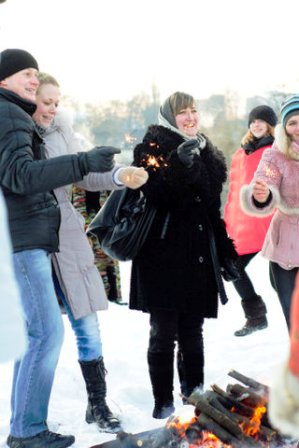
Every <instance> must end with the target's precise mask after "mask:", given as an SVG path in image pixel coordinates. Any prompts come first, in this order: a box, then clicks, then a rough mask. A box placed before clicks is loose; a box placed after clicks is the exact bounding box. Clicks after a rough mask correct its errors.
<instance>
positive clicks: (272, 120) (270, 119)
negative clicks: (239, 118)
mask: <svg viewBox="0 0 299 448" xmlns="http://www.w3.org/2000/svg"><path fill="white" fill-rule="evenodd" d="M254 120H264V121H265V122H266V123H268V124H269V125H270V126H273V127H275V126H276V124H277V116H276V113H275V112H274V110H273V109H272V107H270V106H257V107H255V108H254V109H252V111H251V112H250V114H249V117H248V127H249V126H250V124H251V123H252V122H253V121H254Z"/></svg>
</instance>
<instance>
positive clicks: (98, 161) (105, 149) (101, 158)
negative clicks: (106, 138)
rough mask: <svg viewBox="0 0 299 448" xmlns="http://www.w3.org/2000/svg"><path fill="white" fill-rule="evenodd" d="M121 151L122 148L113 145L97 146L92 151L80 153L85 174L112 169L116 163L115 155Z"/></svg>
mask: <svg viewBox="0 0 299 448" xmlns="http://www.w3.org/2000/svg"><path fill="white" fill-rule="evenodd" d="M120 152H121V151H120V149H118V148H114V147H113V146H96V147H95V148H93V149H91V150H90V151H87V152H85V153H80V154H79V157H80V161H81V163H82V164H83V170H84V174H88V173H90V172H92V173H105V172H106V171H111V170H112V169H113V167H114V164H115V162H114V155H115V154H120Z"/></svg>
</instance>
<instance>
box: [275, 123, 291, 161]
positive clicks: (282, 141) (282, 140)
mask: <svg viewBox="0 0 299 448" xmlns="http://www.w3.org/2000/svg"><path fill="white" fill-rule="evenodd" d="M275 142H276V144H277V147H278V149H279V151H280V152H282V153H283V154H284V155H285V156H286V158H287V159H294V158H295V157H294V152H293V150H292V149H291V144H292V140H291V139H290V137H289V136H288V134H287V133H286V130H285V128H284V126H283V125H282V124H281V123H280V124H278V125H277V126H276V129H275Z"/></svg>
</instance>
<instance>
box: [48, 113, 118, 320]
mask: <svg viewBox="0 0 299 448" xmlns="http://www.w3.org/2000/svg"><path fill="white" fill-rule="evenodd" d="M44 140H45V145H46V157H47V158H52V157H58V156H62V155H66V154H74V153H76V152H78V151H82V149H87V148H83V147H82V141H81V140H80V137H79V136H78V135H77V134H75V133H74V131H73V128H72V126H71V122H70V120H69V118H68V117H67V115H66V114H65V113H62V112H60V113H59V114H58V115H57V116H56V117H55V120H54V123H53V125H52V126H50V127H49V128H48V129H47V130H45V132H44ZM118 167H119V166H116V167H115V168H114V169H113V170H112V171H111V172H107V173H89V174H88V175H87V176H84V178H83V180H82V181H80V182H76V183H75V184H76V185H78V186H80V187H81V188H84V189H86V190H89V191H99V190H114V189H118V188H122V187H118V186H117V185H116V184H115V182H114V181H113V173H114V172H115V171H116V170H117V169H118ZM71 190H72V188H71V185H68V186H64V187H60V188H56V189H55V190H54V194H55V196H56V198H57V201H58V204H59V206H60V212H61V224H60V228H59V252H57V253H55V254H53V255H52V261H53V266H54V269H55V272H56V275H57V277H58V280H59V284H60V286H61V288H62V290H63V292H64V295H65V297H66V300H67V302H68V304H69V306H70V308H71V310H72V313H73V316H74V317H75V319H79V318H81V317H83V316H85V315H87V314H90V313H91V312H93V311H98V310H104V309H107V307H108V301H107V298H106V293H105V289H104V285H103V281H102V278H101V276H100V274H99V271H98V269H97V267H96V266H95V264H94V253H93V251H92V248H91V246H90V244H89V241H88V239H87V236H86V234H85V230H84V229H85V227H84V224H85V222H84V218H83V216H82V215H80V213H79V212H78V211H77V210H76V209H75V208H74V207H73V205H72V203H71Z"/></svg>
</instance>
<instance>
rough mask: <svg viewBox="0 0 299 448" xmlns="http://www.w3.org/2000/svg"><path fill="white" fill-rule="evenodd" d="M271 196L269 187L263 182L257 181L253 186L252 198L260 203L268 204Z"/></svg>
mask: <svg viewBox="0 0 299 448" xmlns="http://www.w3.org/2000/svg"><path fill="white" fill-rule="evenodd" d="M269 194H270V190H269V188H268V185H267V184H266V182H264V181H263V180H257V181H256V182H255V184H254V185H253V191H252V196H253V197H254V199H255V200H256V201H258V202H261V203H263V202H266V201H267V199H268V197H269Z"/></svg>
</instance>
